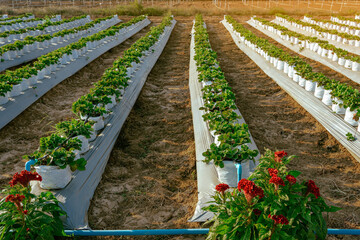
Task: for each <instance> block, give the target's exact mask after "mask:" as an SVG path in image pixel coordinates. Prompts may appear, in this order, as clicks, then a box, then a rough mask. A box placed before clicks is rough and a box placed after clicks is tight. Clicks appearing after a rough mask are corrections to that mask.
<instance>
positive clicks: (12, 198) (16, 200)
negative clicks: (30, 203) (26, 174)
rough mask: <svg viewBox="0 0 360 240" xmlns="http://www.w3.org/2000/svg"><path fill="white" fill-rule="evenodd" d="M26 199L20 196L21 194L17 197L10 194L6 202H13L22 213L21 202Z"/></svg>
mask: <svg viewBox="0 0 360 240" xmlns="http://www.w3.org/2000/svg"><path fill="white" fill-rule="evenodd" d="M24 199H25V196H24V195H20V194H16V195H13V194H10V195H8V196H7V197H6V198H5V202H12V203H14V204H15V205H16V207H17V209H18V210H19V211H22V209H23V208H22V206H21V204H20V203H21V202H22V200H24Z"/></svg>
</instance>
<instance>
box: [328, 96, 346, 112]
mask: <svg viewBox="0 0 360 240" xmlns="http://www.w3.org/2000/svg"><path fill="white" fill-rule="evenodd" d="M334 101H335V102H336V103H333V104H332V106H331V109H332V110H333V111H334V112H336V113H337V114H345V108H344V107H340V104H342V103H343V101H341V100H339V99H338V98H335V99H334Z"/></svg>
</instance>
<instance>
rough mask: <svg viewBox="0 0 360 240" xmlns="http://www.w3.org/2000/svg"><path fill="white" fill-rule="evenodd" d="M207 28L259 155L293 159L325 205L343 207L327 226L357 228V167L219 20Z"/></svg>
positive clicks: (359, 202) (359, 225)
mask: <svg viewBox="0 0 360 240" xmlns="http://www.w3.org/2000/svg"><path fill="white" fill-rule="evenodd" d="M212 19H213V18H212ZM219 20H220V19H219ZM207 23H208V29H209V30H208V31H209V35H210V42H211V44H212V47H213V49H214V50H215V51H216V52H217V53H218V59H219V61H220V66H221V68H222V69H223V71H224V73H225V76H226V79H227V80H228V82H229V83H230V86H231V87H233V90H234V92H235V94H236V97H237V101H236V103H237V105H238V107H239V109H240V111H241V113H242V114H243V116H244V118H245V120H246V122H247V123H248V125H249V129H250V131H251V133H252V135H253V137H254V140H255V142H256V144H257V145H258V147H259V149H260V151H261V150H263V149H264V148H270V149H273V150H275V149H278V150H285V151H287V152H288V153H289V154H291V155H297V156H298V158H296V159H295V160H294V161H293V162H292V163H291V164H290V166H289V167H290V168H291V169H296V170H299V171H302V172H303V174H302V179H304V180H305V179H313V180H314V181H315V182H316V183H317V185H318V186H319V187H320V190H321V194H322V196H323V197H324V198H325V199H326V201H327V203H328V204H331V205H335V206H338V207H341V208H343V209H342V210H341V211H339V212H337V213H332V214H329V220H328V227H330V228H360V223H359V221H360V191H359V187H360V164H359V163H358V162H356V160H354V158H353V157H352V156H351V155H350V154H349V153H348V151H347V150H346V149H344V148H343V147H342V145H340V144H339V143H338V142H337V141H336V140H335V139H334V138H333V137H332V136H331V135H330V134H329V133H328V132H327V131H326V130H325V129H324V127H323V126H322V125H320V124H319V123H318V122H317V121H316V120H315V119H314V118H313V117H312V116H311V115H310V114H309V113H308V112H306V111H305V110H304V109H303V108H302V107H301V106H300V105H299V104H297V103H296V102H295V101H294V100H293V99H292V98H291V97H290V96H288V95H287V94H286V93H285V91H283V90H282V89H281V88H280V87H279V86H278V85H277V84H276V83H275V82H274V81H273V80H272V79H271V78H269V77H268V76H267V75H266V74H264V72H262V71H261V70H260V69H259V67H257V65H256V64H255V63H254V62H252V61H251V60H250V59H249V58H248V57H247V56H246V54H244V53H243V52H242V51H240V50H239V49H238V48H237V47H236V45H235V44H234V42H233V41H232V39H231V37H230V34H229V33H228V32H227V31H226V29H225V28H224V27H223V26H222V25H221V24H220V23H218V21H209V20H208V21H207ZM329 239H360V238H356V237H349V236H346V237H338V238H335V237H334V236H332V237H329Z"/></svg>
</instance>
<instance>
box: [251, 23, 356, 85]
mask: <svg viewBox="0 0 360 240" xmlns="http://www.w3.org/2000/svg"><path fill="white" fill-rule="evenodd" d="M247 23H248V24H249V25H250V26H252V27H254V28H256V29H257V30H259V31H260V32H262V33H264V34H265V35H267V36H268V37H271V38H272V39H274V40H275V41H277V42H278V43H280V44H282V45H284V46H285V47H287V48H289V49H291V50H293V51H294V52H296V53H298V54H300V55H302V56H304V57H307V58H310V59H312V60H315V61H317V62H319V63H321V64H324V65H325V66H327V67H329V68H331V69H333V70H335V71H337V72H339V73H341V74H343V75H344V76H346V77H348V78H349V79H351V80H352V81H354V82H356V83H359V84H360V72H355V71H352V70H351V69H348V68H345V67H343V66H341V65H339V64H338V63H337V62H334V61H332V60H331V59H329V58H327V57H321V56H320V55H319V54H317V53H314V51H311V50H310V49H308V48H304V49H303V50H301V51H300V48H301V45H295V44H292V43H290V42H289V41H286V40H283V39H281V38H280V37H279V36H278V35H277V34H275V33H272V32H270V31H269V30H266V29H263V28H262V27H260V26H259V25H257V24H255V23H254V22H253V21H251V20H249V21H247Z"/></svg>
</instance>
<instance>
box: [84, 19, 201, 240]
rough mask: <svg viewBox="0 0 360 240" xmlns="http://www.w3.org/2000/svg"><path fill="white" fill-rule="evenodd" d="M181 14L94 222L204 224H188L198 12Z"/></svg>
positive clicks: (124, 133) (193, 196)
mask: <svg viewBox="0 0 360 240" xmlns="http://www.w3.org/2000/svg"><path fill="white" fill-rule="evenodd" d="M176 19H177V20H178V23H177V24H176V26H175V29H174V30H173V33H172V35H171V37H170V39H169V42H168V44H167V45H166V47H165V49H164V51H163V53H162V55H161V56H160V58H159V60H158V62H157V63H156V65H155V66H154V68H153V69H152V71H151V73H150V74H149V76H148V79H147V81H146V83H145V86H144V88H143V90H142V92H141V94H140V96H139V98H138V100H137V102H136V104H135V106H134V108H133V110H132V111H131V113H130V115H129V117H128V118H127V120H126V123H125V125H124V126H123V129H122V130H121V133H120V136H119V139H118V140H117V142H116V144H115V147H114V149H113V151H112V154H111V156H110V160H109V163H108V165H107V167H106V169H105V172H104V174H103V179H102V180H101V182H100V184H99V186H98V188H97V189H96V192H95V195H94V198H93V200H92V203H91V205H90V211H89V222H90V226H91V228H92V229H156V228H164V229H167V228H189V227H190V228H191V227H198V226H199V225H198V224H197V223H187V220H188V219H189V218H190V217H191V216H192V214H193V212H194V209H195V205H196V201H197V183H196V172H195V146H194V133H193V126H192V115H191V105H190V95H189V89H188V76H189V72H188V71H189V69H188V68H189V67H188V66H189V47H190V36H189V34H190V31H191V27H192V22H191V21H192V19H191V20H181V19H179V18H176ZM126 239H197V238H196V237H195V236H190V237H189V238H188V237H186V238H185V237H184V238H183V237H181V236H180V237H174V236H171V237H160V238H159V237H154V238H149V237H138V238H135V237H129V238H126ZM198 239H204V236H202V237H200V238H198Z"/></svg>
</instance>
